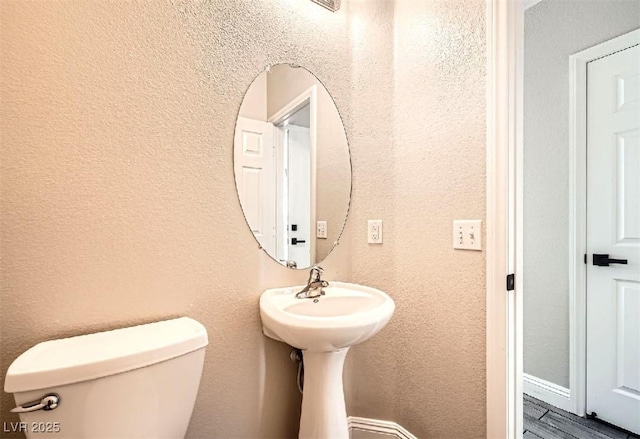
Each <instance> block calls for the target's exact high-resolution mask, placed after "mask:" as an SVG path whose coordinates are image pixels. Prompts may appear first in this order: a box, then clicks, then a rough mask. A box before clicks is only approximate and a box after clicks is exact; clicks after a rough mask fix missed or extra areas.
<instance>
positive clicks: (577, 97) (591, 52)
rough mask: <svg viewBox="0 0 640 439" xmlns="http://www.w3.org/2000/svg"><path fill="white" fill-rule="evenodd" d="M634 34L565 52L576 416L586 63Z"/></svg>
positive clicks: (580, 397)
mask: <svg viewBox="0 0 640 439" xmlns="http://www.w3.org/2000/svg"><path fill="white" fill-rule="evenodd" d="M639 40H640V29H637V30H634V31H631V32H629V33H626V34H624V35H621V36H619V37H616V38H613V39H611V40H608V41H606V42H604V43H601V44H598V45H596V46H593V47H590V48H588V49H586V50H583V51H581V52H578V53H576V54H574V55H571V56H570V57H569V99H570V102H569V271H570V272H569V334H570V335H569V338H570V340H569V389H570V400H571V401H570V404H571V411H572V412H573V413H575V414H577V415H578V416H584V415H585V413H586V402H587V306H586V304H587V291H586V287H587V286H586V279H587V265H586V264H585V263H584V259H583V258H584V255H586V254H587V64H588V63H589V62H591V61H595V60H597V59H599V58H603V57H605V56H608V55H611V54H613V53H615V52H619V51H621V50H625V49H628V48H630V47H633V46H636V45H638V42H639Z"/></svg>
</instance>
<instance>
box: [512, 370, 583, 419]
mask: <svg viewBox="0 0 640 439" xmlns="http://www.w3.org/2000/svg"><path fill="white" fill-rule="evenodd" d="M523 381H524V383H523V391H524V393H526V394H527V395H529V396H533V397H534V398H537V399H539V400H541V401H544V402H546V403H547V404H551V405H552V406H554V407H558V408H559V409H562V410H565V411H567V412H571V413H573V404H572V402H571V392H570V391H569V389H567V388H566V387H562V386H559V385H557V384H554V383H551V382H549V381H545V380H543V379H540V378H538V377H534V376H533V375H529V374H526V373H525V374H523Z"/></svg>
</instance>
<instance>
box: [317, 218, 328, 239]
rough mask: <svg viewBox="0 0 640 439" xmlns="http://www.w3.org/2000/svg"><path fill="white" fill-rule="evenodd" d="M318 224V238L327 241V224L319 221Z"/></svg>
mask: <svg viewBox="0 0 640 439" xmlns="http://www.w3.org/2000/svg"><path fill="white" fill-rule="evenodd" d="M316 224H317V226H316V238H321V239H327V222H326V221H317V222H316Z"/></svg>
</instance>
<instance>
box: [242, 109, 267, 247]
mask: <svg viewBox="0 0 640 439" xmlns="http://www.w3.org/2000/svg"><path fill="white" fill-rule="evenodd" d="M273 130H274V128H273V125H272V124H270V123H267V122H262V121H259V120H254V119H248V118H246V117H239V118H238V123H237V125H236V133H235V139H234V172H235V176H236V186H237V188H238V196H239V197H240V201H241V203H242V208H243V210H244V216H245V218H246V219H247V222H248V223H249V227H250V228H251V231H252V232H253V234H254V235H255V236H256V238H257V239H258V241H259V242H260V244H261V245H262V247H263V248H264V249H265V250H266V251H267V252H268V253H269V254H270V255H275V254H276V210H275V203H274V201H275V197H276V175H275V154H274V131H273Z"/></svg>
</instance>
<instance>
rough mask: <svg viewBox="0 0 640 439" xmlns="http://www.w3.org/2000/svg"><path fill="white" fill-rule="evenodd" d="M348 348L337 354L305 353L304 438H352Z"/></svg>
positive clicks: (303, 352)
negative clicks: (346, 376)
mask: <svg viewBox="0 0 640 439" xmlns="http://www.w3.org/2000/svg"><path fill="white" fill-rule="evenodd" d="M347 351H349V348H345V349H341V350H339V351H335V352H309V351H302V358H303V361H304V391H303V394H302V414H301V416H300V435H299V437H300V438H301V439H308V438H316V439H349V427H348V426H347V410H346V407H345V403H344V390H343V387H342V369H343V366H344V359H345V357H346V356H347Z"/></svg>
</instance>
